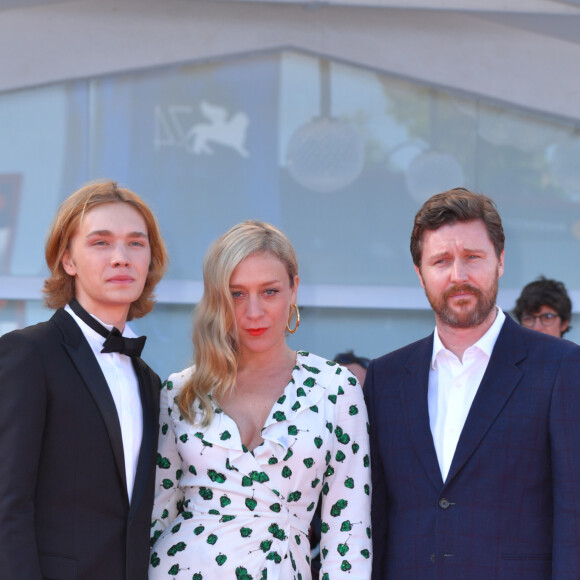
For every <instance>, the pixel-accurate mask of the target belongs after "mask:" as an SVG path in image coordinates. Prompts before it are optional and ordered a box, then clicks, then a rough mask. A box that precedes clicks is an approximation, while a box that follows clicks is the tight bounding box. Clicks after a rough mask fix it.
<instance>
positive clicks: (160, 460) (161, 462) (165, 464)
mask: <svg viewBox="0 0 580 580" xmlns="http://www.w3.org/2000/svg"><path fill="white" fill-rule="evenodd" d="M157 466H158V467H159V468H160V469H169V468H170V467H171V461H169V459H167V457H161V454H160V453H158V454H157Z"/></svg>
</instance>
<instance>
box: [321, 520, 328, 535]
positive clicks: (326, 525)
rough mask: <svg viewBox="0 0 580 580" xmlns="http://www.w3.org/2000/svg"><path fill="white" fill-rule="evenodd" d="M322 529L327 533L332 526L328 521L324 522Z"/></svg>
mask: <svg viewBox="0 0 580 580" xmlns="http://www.w3.org/2000/svg"><path fill="white" fill-rule="evenodd" d="M320 530H321V532H322V533H323V534H326V533H327V532H328V530H330V526H329V525H328V524H327V523H326V522H322V524H321V525H320Z"/></svg>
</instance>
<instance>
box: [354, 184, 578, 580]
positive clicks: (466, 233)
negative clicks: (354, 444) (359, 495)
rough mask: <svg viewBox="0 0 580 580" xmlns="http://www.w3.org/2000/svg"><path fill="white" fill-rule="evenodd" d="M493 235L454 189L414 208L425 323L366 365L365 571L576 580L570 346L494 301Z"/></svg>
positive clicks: (394, 577)
mask: <svg viewBox="0 0 580 580" xmlns="http://www.w3.org/2000/svg"><path fill="white" fill-rule="evenodd" d="M504 240H505V236H504V232H503V226H502V223H501V218H500V216H499V214H498V213H497V210H496V208H495V204H494V203H493V201H492V200H491V199H489V198H488V197H485V196H483V195H479V194H474V193H471V192H469V191H467V190H465V189H463V188H458V189H454V190H450V191H447V192H444V193H441V194H438V195H435V196H433V197H431V198H430V199H428V200H427V201H426V202H425V203H424V204H423V206H422V208H421V209H420V210H419V212H418V213H417V215H416V216H415V223H414V227H413V231H412V235H411V254H412V257H413V262H414V264H415V270H416V272H417V275H418V277H419V281H420V283H421V285H422V286H423V288H424V290H425V293H426V294H427V298H428V300H429V303H430V305H431V307H432V309H433V311H434V314H435V321H436V328H435V331H434V333H433V334H431V335H430V336H427V337H426V338H424V339H422V340H418V341H417V342H414V343H413V344H410V345H408V346H406V347H403V348H401V349H399V350H397V351H395V352H392V353H390V354H387V355H385V356H383V357H381V358H378V359H375V360H373V361H371V363H370V365H369V369H368V372H367V378H366V382H365V387H364V394H365V398H366V400H367V408H368V412H369V418H370V440H371V465H372V482H373V488H372V530H373V533H372V535H373V547H374V559H373V571H372V578H373V580H385V579H387V578H388V580H408V579H410V578H412V579H413V580H432V579H434V578H444V579H445V580H465V579H466V578H469V579H470V580H490V579H491V578H493V579H495V580H509V579H515V578H517V579H520V578H525V579H526V580H551V579H553V578H554V579H555V578H558V580H565V579H566V580H572V579H576V580H577V578H578V571H579V570H580V487H579V482H580V421H579V420H578V414H579V412H580V348H579V347H578V346H577V345H575V344H573V343H571V342H569V341H565V340H561V339H559V338H554V337H552V336H547V335H546V334H541V333H539V332H533V331H531V330H528V329H526V328H522V327H521V326H519V325H518V324H516V322H515V321H514V320H512V319H511V317H509V316H506V315H505V314H504V313H503V312H502V310H501V309H500V308H499V307H498V306H497V305H496V297H497V291H498V282H499V278H500V277H501V276H502V275H503V272H504Z"/></svg>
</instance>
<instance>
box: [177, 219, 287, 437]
mask: <svg viewBox="0 0 580 580" xmlns="http://www.w3.org/2000/svg"><path fill="white" fill-rule="evenodd" d="M260 252H269V253H271V254H273V255H274V256H276V257H277V258H278V259H279V260H280V261H281V262H282V263H283V264H284V266H285V267H286V271H287V272H288V278H289V280H290V286H291V287H293V286H294V280H295V277H296V276H297V275H298V262H297V260H296V252H295V251H294V248H293V247H292V244H291V243H290V240H289V239H288V238H287V237H286V235H284V234H283V233H282V232H281V231H280V230H279V229H278V228H276V227H275V226H273V225H271V224H269V223H266V222H261V221H257V220H248V221H245V222H242V223H240V224H237V225H236V226H234V227H233V228H231V229H230V230H228V231H227V232H226V233H225V234H223V235H222V236H221V237H220V238H218V239H217V240H216V241H215V242H214V243H213V244H212V245H211V246H210V248H209V250H208V252H207V254H206V256H205V258H204V262H203V296H202V298H201V300H200V301H199V303H198V305H197V307H196V309H195V322H194V325H193V347H194V352H195V357H194V360H195V372H194V373H193V374H192V375H191V377H190V378H189V379H188V380H187V382H186V384H185V386H184V387H183V389H182V391H181V392H180V394H179V397H178V401H177V402H178V405H179V410H180V411H181V414H182V415H183V416H184V417H186V418H187V419H189V421H190V422H192V423H194V422H195V413H196V409H194V408H193V405H194V402H195V400H196V399H198V400H199V403H200V409H201V412H202V415H203V419H202V421H201V424H202V425H203V426H205V425H208V424H209V423H210V422H211V421H212V419H213V408H212V405H211V401H210V398H209V394H210V393H211V394H212V396H213V397H216V398H217V399H218V400H219V399H221V398H223V397H224V396H225V395H227V394H229V393H231V392H232V391H233V390H234V389H235V388H236V375H237V370H238V360H239V343H238V329H237V326H236V318H235V314H234V303H233V299H232V295H231V292H230V278H231V276H232V274H233V272H234V270H235V269H236V266H237V265H238V264H239V263H240V262H242V260H244V259H246V258H247V257H248V256H250V255H252V254H256V253H260Z"/></svg>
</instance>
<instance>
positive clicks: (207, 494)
mask: <svg viewBox="0 0 580 580" xmlns="http://www.w3.org/2000/svg"><path fill="white" fill-rule="evenodd" d="M199 495H200V496H201V497H202V498H203V499H205V501H209V500H210V499H212V498H213V491H212V490H211V489H209V488H207V487H200V488H199Z"/></svg>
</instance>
